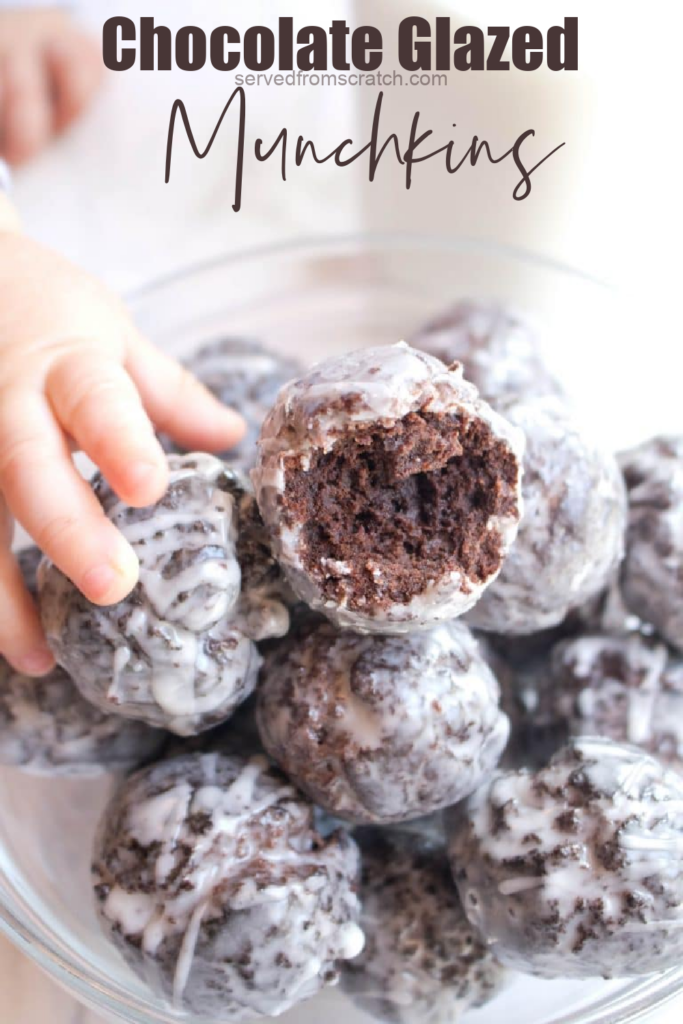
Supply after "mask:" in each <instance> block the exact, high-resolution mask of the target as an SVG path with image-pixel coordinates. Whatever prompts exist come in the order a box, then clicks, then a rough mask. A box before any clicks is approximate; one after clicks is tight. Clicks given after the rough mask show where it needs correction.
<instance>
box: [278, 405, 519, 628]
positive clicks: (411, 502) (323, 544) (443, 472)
mask: <svg viewBox="0 0 683 1024" xmlns="http://www.w3.org/2000/svg"><path fill="white" fill-rule="evenodd" d="M517 475H518V466H517V463H516V460H515V457H514V455H513V453H512V452H511V451H510V449H509V447H508V446H507V445H506V444H505V443H504V442H503V441H501V440H499V439H497V438H496V437H495V436H494V434H493V433H492V431H491V429H490V428H489V427H488V426H487V425H486V424H485V423H483V422H482V421H480V420H476V419H472V418H469V417H467V416H457V415H452V414H433V413H427V412H415V413H409V414H408V416H406V417H404V418H403V419H402V420H400V421H399V422H398V423H395V424H393V425H392V427H391V428H390V429H385V428H383V427H381V426H374V427H370V428H366V429H364V430H357V431H355V432H354V433H353V434H352V435H351V436H350V437H349V438H347V439H345V440H343V441H340V442H339V443H338V444H337V445H335V447H334V448H333V449H332V450H331V451H329V452H326V453H323V452H320V453H319V454H316V455H315V456H313V457H312V458H311V460H310V464H309V466H308V468H307V469H306V472H305V473H304V472H301V468H300V462H299V460H298V459H297V458H296V457H295V456H292V457H290V459H289V460H288V461H287V470H286V484H285V492H284V496H283V504H282V513H283V515H284V516H285V518H286V519H288V520H289V521H290V522H291V523H299V522H300V523H304V524H305V525H304V528H303V545H302V561H303V565H304V568H305V570H306V572H308V573H310V575H311V576H312V577H313V578H314V579H315V580H316V582H317V583H318V585H319V587H320V589H321V592H322V594H323V597H324V599H325V600H330V601H334V602H339V601H341V600H345V601H346V603H347V605H348V607H349V608H351V609H353V610H358V609H363V608H364V607H367V606H368V605H372V606H373V607H375V608H380V609H386V608H387V607H389V606H391V605H393V604H396V603H398V604H408V602H409V601H410V600H411V599H412V598H413V597H415V595H416V594H419V593H421V592H422V591H423V590H424V587H425V583H424V581H425V577H426V578H428V579H434V578H436V577H437V576H440V575H443V574H444V573H445V572H450V573H459V574H460V576H461V577H462V581H463V582H462V586H463V589H464V590H466V591H467V590H468V589H469V587H470V586H471V583H472V582H474V583H482V582H484V581H485V580H487V579H488V578H489V577H491V576H492V575H494V574H495V573H496V572H497V571H498V569H499V568H500V565H501V561H502V550H501V548H502V542H501V537H500V535H499V534H498V533H497V532H496V531H492V530H489V529H488V524H489V522H490V521H491V519H492V518H498V517H501V518H509V517H513V516H514V515H515V514H516V510H517V502H516V494H515V486H516V481H517ZM454 522H455V523H461V524H462V528H461V529H457V530H454V528H453V524H454Z"/></svg>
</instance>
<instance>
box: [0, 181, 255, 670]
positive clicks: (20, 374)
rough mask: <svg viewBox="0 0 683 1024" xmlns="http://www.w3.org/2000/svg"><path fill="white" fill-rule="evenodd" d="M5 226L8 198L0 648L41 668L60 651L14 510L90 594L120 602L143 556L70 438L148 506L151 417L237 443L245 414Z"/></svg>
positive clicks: (0, 238)
mask: <svg viewBox="0 0 683 1024" xmlns="http://www.w3.org/2000/svg"><path fill="white" fill-rule="evenodd" d="M3 224H4V225H7V226H11V224H12V221H11V218H10V209H9V204H8V203H7V202H6V201H5V200H4V199H3V198H2V196H0V652H1V653H2V654H4V656H5V657H6V658H7V660H8V661H10V662H12V664H13V665H14V666H15V667H16V668H17V669H19V670H20V671H22V672H24V673H26V674H28V675H40V674H42V673H44V672H46V671H48V670H49V669H50V668H51V666H52V664H53V659H52V656H51V654H50V653H49V651H48V650H47V648H46V646H45V640H44V637H43V633H42V630H41V627H40V622H39V619H38V615H37V612H36V609H35V607H34V605H33V602H32V601H31V598H30V597H29V595H28V593H27V591H26V589H25V587H24V585H23V582H22V579H21V575H20V573H19V570H18V567H17V564H16V562H15V560H14V558H13V556H12V553H11V550H10V544H11V537H12V525H13V519H16V520H17V521H18V522H20V523H21V524H22V525H23V526H24V528H25V529H26V530H27V531H28V533H29V534H30V535H31V537H32V538H33V540H34V541H35V542H36V544H37V545H38V546H39V547H40V548H41V550H42V551H44V552H45V553H46V554H47V555H48V556H49V557H50V558H51V559H52V560H53V561H54V562H55V563H56V564H57V565H58V566H59V568H60V569H61V570H62V571H63V572H64V573H65V574H66V575H67V576H69V577H70V579H72V580H73V582H74V583H75V584H76V585H77V586H78V587H79V588H80V589H81V590H82V591H83V593H84V594H85V595H86V597H88V598H89V599H90V600H91V601H93V602H94V603H96V604H113V603H115V602H116V601H120V600H122V599H123V598H124V597H125V596H126V595H127V594H128V593H129V591H130V590H131V589H132V588H133V586H134V585H135V583H136V581H137V573H138V563H137V559H136V557H135V554H134V553H133V550H132V548H131V547H130V546H129V544H128V543H127V541H125V540H124V538H123V537H122V536H121V534H120V533H119V532H118V531H117V530H116V529H115V527H114V526H113V524H112V523H111V522H110V521H109V520H108V519H107V518H106V517H105V515H104V513H103V511H102V509H101V508H100V505H99V502H98V501H97V499H96V498H95V496H94V495H93V493H92V491H91V489H90V487H89V485H88V484H87V483H86V482H85V481H84V480H83V479H82V478H81V477H80V475H79V474H78V472H77V471H76V469H75V468H74V466H73V463H72V460H71V453H70V447H72V448H76V449H80V450H82V451H84V452H85V453H86V454H87V455H88V456H89V457H90V458H91V459H92V461H93V462H95V463H96V464H97V466H99V468H100V469H101V470H102V472H103V474H104V475H105V477H106V478H107V480H108V481H109V482H110V483H111V485H112V486H113V488H114V489H115V490H116V492H117V493H118V495H119V496H120V497H121V499H122V500H124V501H126V502H127V503H128V504H130V505H134V506H144V505H148V504H152V503H153V502H155V501H157V500H158V499H159V498H160V497H161V495H162V494H163V492H164V490H165V487H166V481H167V470H166V457H165V455H164V453H163V451H162V449H161V447H160V445H159V443H158V441H157V439H156V437H155V435H154V428H153V426H152V424H153V423H154V424H155V425H156V427H158V428H159V429H160V430H163V431H165V432H167V433H168V434H170V435H171V436H172V437H174V438H175V439H176V440H177V441H178V442H179V443H180V444H182V445H183V446H184V447H186V448H188V449H197V450H199V449H202V450H208V451H218V450H221V449H224V448H227V447H230V445H232V444H233V443H235V442H236V441H238V440H239V438H240V436H241V434H242V432H243V423H242V420H241V418H240V417H239V416H238V415H237V414H236V413H234V412H232V411H231V410H229V409H226V408H225V407H224V406H222V405H221V404H220V403H219V402H218V401H217V400H216V399H215V398H213V397H212V396H211V395H210V394H209V392H208V391H206V390H205V389H204V388H203V387H202V386H201V385H200V384H199V383H198V382H197V381H196V380H195V379H194V378H193V377H191V376H190V374H188V373H187V372H186V371H185V370H183V369H182V368H181V367H180V366H179V365H178V364H177V363H176V362H175V361H174V360H172V359H170V358H168V357H167V356H165V355H163V354H162V353H161V352H159V351H157V350H156V349H155V348H154V347H153V346H152V345H151V344H150V343H149V342H148V341H146V340H145V339H144V338H143V337H141V336H140V335H139V334H138V333H137V331H136V329H135V327H134V326H133V324H132V323H131V321H130V320H129V319H128V316H127V315H126V312H125V310H124V308H123V307H122V306H121V304H120V303H119V302H118V301H117V299H116V298H115V297H114V296H112V295H110V294H109V293H108V292H107V291H106V290H105V289H104V288H103V287H101V286H100V285H99V284H98V283H97V282H96V281H94V280H92V279H91V278H90V277H88V276H87V275H86V274H85V273H82V272H81V271H79V270H77V269H76V268H75V267H73V266H71V265H70V264H68V263H67V262H66V261H65V260H62V259H61V258H59V257H58V256H56V255H54V254H53V253H51V252H49V251H48V250H45V249H43V248H41V247H40V246H38V245H37V244H35V243H34V242H31V241H29V240H28V239H26V238H23V237H22V236H21V235H20V234H18V233H15V232H14V231H11V230H4V231H3V229H2V228H3Z"/></svg>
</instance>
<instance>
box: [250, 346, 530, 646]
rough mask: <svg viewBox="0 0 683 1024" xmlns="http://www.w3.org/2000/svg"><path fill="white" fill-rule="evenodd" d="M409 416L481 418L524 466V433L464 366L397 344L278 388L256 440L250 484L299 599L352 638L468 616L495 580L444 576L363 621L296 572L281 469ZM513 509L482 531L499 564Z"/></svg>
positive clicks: (299, 549) (294, 526)
mask: <svg viewBox="0 0 683 1024" xmlns="http://www.w3.org/2000/svg"><path fill="white" fill-rule="evenodd" d="M415 411H424V412H428V413H434V414H441V413H443V414H456V415H461V416H462V415H466V416H470V417H473V418H478V419H480V420H482V421H483V422H484V423H485V424H486V425H487V426H488V427H489V429H490V430H491V432H492V434H493V435H494V436H495V437H496V438H497V439H499V440H501V441H503V442H504V443H505V444H506V445H507V447H508V448H509V449H510V451H511V452H512V453H513V454H514V455H515V456H516V457H517V458H520V459H521V455H522V452H523V447H524V440H523V436H522V434H521V432H520V431H519V430H517V429H516V428H515V427H512V426H511V425H510V424H509V423H508V422H507V421H506V420H504V419H503V418H502V417H501V416H499V415H498V414H497V413H495V412H494V411H493V410H492V409H491V408H490V407H489V406H487V405H486V404H485V403H484V402H481V401H480V400H479V398H478V392H477V389H476V388H475V387H474V386H473V385H471V384H469V383H468V382H467V381H465V380H464V379H463V375H462V367H460V366H458V365H457V364H456V365H454V366H452V367H450V368H447V367H446V366H445V365H444V364H443V363H441V362H440V361H439V360H438V359H435V358H433V357H432V356H429V355H426V354H425V353H422V352H417V351H416V350H414V349H411V348H410V347H409V346H408V345H406V344H405V343H404V342H400V343H399V344H397V345H388V346H386V347H383V348H373V349H365V350H361V351H358V352H352V353H349V354H347V355H344V356H341V357H339V358H336V359H331V360H328V361H326V362H324V363H321V364H319V365H318V366H316V367H313V369H312V370H310V371H309V372H308V373H307V374H306V376H304V377H302V378H301V379H300V380H298V381H293V382H292V383H290V384H289V385H287V386H286V387H284V388H283V389H282V391H281V392H280V394H279V396H278V400H277V402H276V404H275V406H274V407H273V409H272V411H271V413H270V414H269V416H268V417H267V419H266V421H265V423H264V425H263V429H262V431H261V438H260V441H259V448H260V454H259V459H258V462H257V465H256V467H255V469H254V470H252V478H253V480H254V485H255V488H256V496H257V500H258V503H259V508H260V510H261V514H262V516H263V519H264V521H265V523H266V526H267V527H268V529H269V531H270V533H271V535H272V537H273V542H274V546H275V550H276V553H277V555H278V558H279V560H280V562H281V563H282V565H283V567H284V569H285V571H286V572H287V574H288V576H289V579H290V581H291V583H292V586H293V587H294V589H295V591H296V592H297V594H298V595H299V597H300V598H301V599H302V600H304V601H306V603H307V604H309V605H310V606H311V607H313V608H315V609H317V610H319V611H322V612H323V613H324V614H325V615H327V616H328V617H329V618H331V619H332V620H333V621H335V622H336V623H337V624H338V625H340V626H342V627H344V628H351V629H353V630H355V631H357V632H379V633H403V632H408V631H410V630H412V629H415V628H418V627H427V626H429V625H432V624H434V623H435V622H438V621H445V620H449V619H453V618H456V617H457V616H458V615H461V614H462V613H463V612H465V611H466V610H467V609H468V608H470V607H472V605H473V604H474V603H475V602H476V600H477V599H478V597H479V596H480V594H481V593H482V591H483V589H484V587H485V586H487V585H488V584H489V583H490V582H491V580H492V579H493V578H494V576H495V573H494V574H492V575H491V576H490V577H489V578H487V579H485V580H483V581H480V580H472V579H467V580H465V579H464V578H463V576H462V574H461V573H460V572H445V573H444V576H443V577H441V578H439V579H425V581H424V590H423V591H422V592H421V593H419V594H417V595H415V596H414V597H413V598H412V599H411V600H410V601H409V602H407V603H405V604H394V605H391V606H390V607H389V609H382V610H381V611H380V610H379V609H369V610H368V611H367V612H365V611H360V610H357V609H355V610H353V609H351V608H349V607H346V605H345V604H343V603H336V604H335V603H331V602H329V601H327V600H326V599H325V597H324V595H323V593H322V591H321V590H320V587H319V585H318V583H317V582H316V581H315V580H314V579H313V578H312V577H311V576H310V574H308V573H307V572H306V570H305V569H304V567H303V560H302V556H303V550H304V548H303V545H304V536H303V524H301V523H298V522H285V521H283V517H282V514H281V503H282V495H283V493H284V491H285V487H286V468H285V467H286V465H287V463H288V460H290V459H292V458H295V459H297V460H298V462H299V465H300V467H301V472H302V473H305V472H306V471H307V468H308V466H309V465H310V459H311V456H312V454H313V453H314V452H329V451H331V450H332V449H333V448H334V447H335V446H336V445H343V444H344V440H345V438H352V437H353V433H354V431H355V430H357V429H358V428H360V427H363V426H367V425H368V424H375V423H376V424H378V425H380V426H382V427H384V428H386V429H391V427H392V426H393V425H394V424H395V423H397V421H399V420H401V419H402V418H404V417H405V416H407V415H408V414H409V413H412V412H415ZM518 486H519V480H518ZM517 510H518V514H517V515H516V516H508V517H501V516H492V517H491V519H490V521H489V523H488V529H489V530H491V531H492V532H495V533H497V534H498V536H499V539H500V550H501V557H504V556H505V554H506V553H507V551H508V549H509V548H510V545H511V544H512V542H513V540H514V538H515V536H516V534H517V527H518V523H519V513H520V512H521V495H520V493H519V491H518V494H517ZM335 571H336V573H337V574H339V575H343V574H344V571H345V567H344V565H341V564H337V565H336V566H335ZM346 571H348V572H350V571H351V570H350V567H346ZM377 571H381V569H380V568H379V567H378V569H377ZM464 584H466V585H464Z"/></svg>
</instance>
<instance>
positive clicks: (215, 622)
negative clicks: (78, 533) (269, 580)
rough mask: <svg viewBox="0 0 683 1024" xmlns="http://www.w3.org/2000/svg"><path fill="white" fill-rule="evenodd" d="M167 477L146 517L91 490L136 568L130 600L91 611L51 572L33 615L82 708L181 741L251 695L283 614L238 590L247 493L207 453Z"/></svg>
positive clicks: (263, 595) (258, 595)
mask: <svg viewBox="0 0 683 1024" xmlns="http://www.w3.org/2000/svg"><path fill="white" fill-rule="evenodd" d="M169 470H170V481H169V487H168V490H167V492H166V494H165V495H164V497H163V498H162V499H161V500H160V501H159V502H158V503H157V504H156V505H154V506H150V507H149V508H144V509H132V508H130V507H128V506H127V505H125V504H124V503H123V502H121V501H120V500H119V499H118V498H117V497H116V495H115V494H114V493H113V492H112V491H111V489H110V488H109V487H108V486H107V485H106V483H105V482H104V481H103V480H102V479H101V478H99V479H98V480H97V482H96V483H95V491H96V493H97V495H98V497H99V499H100V501H101V503H102V505H103V508H104V510H105V512H106V514H107V515H108V517H109V518H110V519H111V520H112V522H113V523H114V524H115V525H116V526H117V527H118V528H119V529H120V530H121V532H122V533H123V535H124V536H125V537H126V538H127V539H128V540H129V542H130V543H131V545H132V546H133V549H134V550H135V552H136V554H137V555H138V558H139V560H140V582H139V584H138V585H137V586H136V588H135V590H134V591H133V592H132V594H131V595H130V596H129V597H128V598H127V599H126V600H124V601H122V602H120V603H119V604H117V605H115V606H112V607H108V608H100V607H96V606H94V605H91V604H89V602H88V601H86V599H85V598H84V597H83V596H82V595H81V594H80V593H79V592H78V591H77V590H76V588H75V587H74V586H73V584H71V582H70V581H69V580H68V579H67V578H66V577H65V576H64V575H63V574H62V573H60V572H59V571H58V570H57V569H56V567H55V566H54V565H51V564H49V563H48V564H46V565H44V566H43V568H42V570H41V575H42V582H41V611H42V616H43V623H44V626H45V629H46V633H47V636H48V640H49V642H50V643H51V645H52V648H53V650H54V652H55V655H56V657H57V659H58V660H59V661H60V663H61V664H62V665H63V666H64V667H65V668H66V669H67V671H68V672H69V673H70V675H71V676H72V677H73V679H74V681H75V683H76V684H77V686H78V687H79V689H80V690H81V692H82V693H83V694H84V696H85V697H87V698H88V700H90V701H92V702H93V703H95V704H97V705H98V706H99V707H101V708H102V709H104V710H115V711H116V712H117V713H118V714H122V715H126V716H128V717H132V718H142V719H144V720H145V721H147V722H149V723H150V724H152V725H163V726H165V727H167V728H169V729H170V730H172V731H174V732H177V733H179V734H181V735H184V734H191V733H194V732H198V731H200V730H202V729H205V728H208V727H210V726H211V725H214V724H216V723H218V722H220V721H221V720H223V719H224V718H226V717H227V716H228V715H229V714H230V712H231V711H232V710H233V708H234V707H235V706H236V705H237V704H238V703H240V702H241V701H242V700H244V699H245V698H246V697H247V696H248V695H249V693H250V692H251V691H252V689H253V687H254V685H255V682H256V675H257V672H258V668H259V664H260V659H259V655H258V653H257V651H256V648H255V646H254V643H253V640H254V639H263V638H264V637H267V636H278V635H282V633H284V632H286V630H287V628H288V623H289V616H288V613H287V609H286V608H285V607H284V605H283V604H282V602H281V601H279V600H278V599H277V596H276V594H275V593H274V592H271V590H269V589H267V587H266V584H265V582H264V583H263V585H262V586H261V587H260V588H259V587H255V588H254V590H253V592H252V591H251V590H250V589H249V587H247V586H245V585H243V580H242V569H241V565H240V561H239V557H238V548H239V545H240V541H241V537H240V530H241V518H240V512H241V507H242V503H243V501H244V500H245V497H244V495H245V491H244V488H245V486H246V484H244V483H242V482H240V480H238V478H236V477H235V474H230V473H229V472H227V471H226V467H225V466H224V464H223V463H222V462H220V461H219V460H218V459H215V458H213V457H212V456H209V455H201V454H199V455H188V456H182V457H181V456H169ZM251 500H252V502H253V498H252V499H251Z"/></svg>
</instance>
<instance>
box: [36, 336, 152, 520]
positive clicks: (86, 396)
mask: <svg viewBox="0 0 683 1024" xmlns="http://www.w3.org/2000/svg"><path fill="white" fill-rule="evenodd" d="M46 393H47V396H48V398H49V399H50V403H51V404H52V408H53V409H54V412H55V416H56V418H57V421H58V423H59V424H60V426H62V427H63V428H64V430H65V431H66V432H67V433H68V434H69V435H70V436H71V437H72V438H73V439H74V440H75V441H76V444H77V445H78V447H80V448H81V449H82V450H83V451H84V452H85V453H86V455H87V456H88V457H89V458H91V459H92V461H93V462H94V463H95V464H96V465H97V466H99V468H100V469H101V470H102V472H103V474H104V476H105V477H106V479H107V481H108V482H109V483H110V484H111V486H112V487H113V488H114V490H115V491H116V493H117V494H118V495H119V497H120V498H121V499H122V500H123V501H125V502H126V503H127V504H128V505H134V506H144V505H152V504H153V503H154V502H155V501H158V500H159V498H160V497H161V496H162V495H163V493H164V491H165V490H166V487H167V486H168V463H167V460H166V456H165V455H164V452H163V450H162V448H161V445H160V444H159V442H158V440H157V438H156V436H155V434H154V428H153V426H152V424H151V422H150V420H149V417H148V416H147V413H146V412H145V410H144V408H143V406H142V402H141V400H140V395H139V394H138V391H137V388H136V387H135V385H134V384H133V381H132V380H131V379H130V377H129V376H128V374H127V372H126V371H125V370H124V368H123V367H122V366H121V365H120V363H117V362H115V361H113V360H108V359H107V358H106V357H105V356H103V355H102V354H101V353H96V352H95V353H84V352H80V351H79V352H75V353H73V354H72V355H69V356H66V357H65V358H63V359H61V360H60V361H59V362H57V363H56V364H55V365H54V366H53V367H52V368H51V370H50V373H49V376H48V378H47V382H46Z"/></svg>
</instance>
